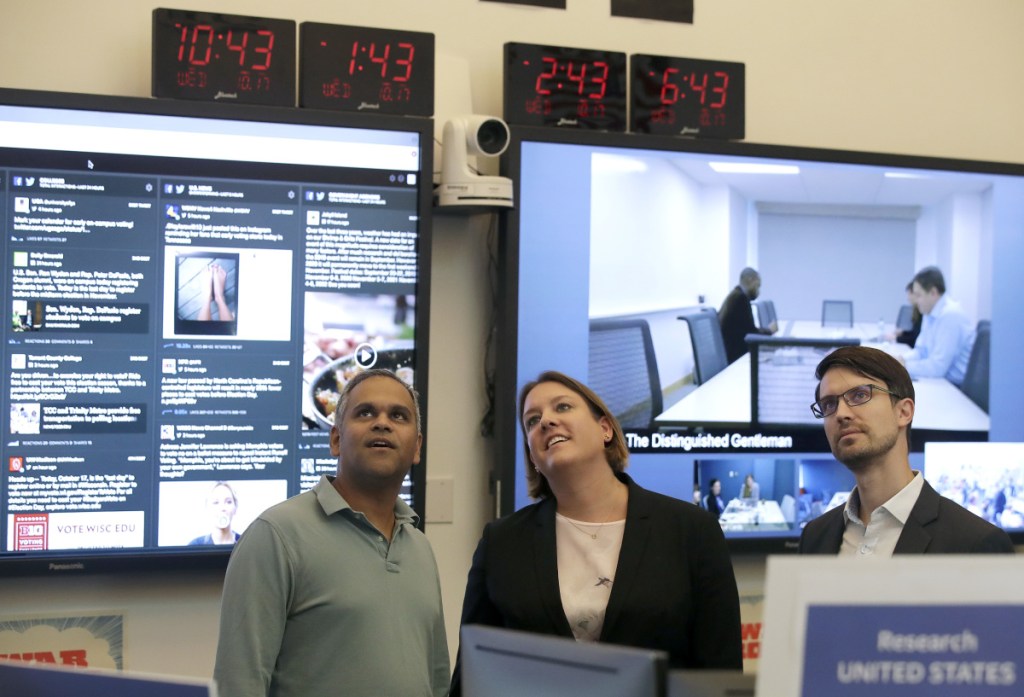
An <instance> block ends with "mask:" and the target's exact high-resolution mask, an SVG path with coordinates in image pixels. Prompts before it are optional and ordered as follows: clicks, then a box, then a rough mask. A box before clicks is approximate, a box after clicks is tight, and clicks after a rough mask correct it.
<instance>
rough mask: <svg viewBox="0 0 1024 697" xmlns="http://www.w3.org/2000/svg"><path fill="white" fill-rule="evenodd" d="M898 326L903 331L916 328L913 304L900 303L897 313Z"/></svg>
mask: <svg viewBox="0 0 1024 697" xmlns="http://www.w3.org/2000/svg"><path fill="white" fill-rule="evenodd" d="M896 328H897V329H898V330H900V331H901V332H909V331H910V330H912V329H913V328H914V308H913V306H912V305H900V311H899V312H898V313H897V314H896Z"/></svg>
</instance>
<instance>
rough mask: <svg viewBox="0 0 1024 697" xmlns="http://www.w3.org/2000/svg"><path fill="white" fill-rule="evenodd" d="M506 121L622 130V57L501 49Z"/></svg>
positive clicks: (513, 46) (514, 46)
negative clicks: (503, 69) (502, 52)
mask: <svg viewBox="0 0 1024 697" xmlns="http://www.w3.org/2000/svg"><path fill="white" fill-rule="evenodd" d="M504 116H505V121H507V122H508V123H515V124H520V125H524V126H563V127H570V128H589V129H598V130H606V131H624V130H626V54H625V53H617V52H614V51H597V50H591V49H585V48H566V47H563V46H540V45H537V44H522V43H507V44H505V112H504Z"/></svg>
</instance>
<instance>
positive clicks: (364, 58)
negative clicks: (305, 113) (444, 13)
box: [299, 22, 434, 116]
mask: <svg viewBox="0 0 1024 697" xmlns="http://www.w3.org/2000/svg"><path fill="white" fill-rule="evenodd" d="M299 36H300V49H299V53H300V58H299V105H300V106H304V107H312V108H317V109H336V110H341V111H365V112H370V113H374V112H376V113H382V114H402V115H405V116H432V115H433V113H434V35H433V34H430V33H427V32H416V31H399V30H395V29H377V28H373V27H355V26H347V25H341V24H323V23H320V22H303V23H302V24H301V25H299Z"/></svg>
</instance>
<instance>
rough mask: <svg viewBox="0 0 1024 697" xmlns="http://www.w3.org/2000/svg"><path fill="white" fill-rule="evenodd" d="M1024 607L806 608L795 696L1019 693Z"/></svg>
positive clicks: (1023, 680) (1023, 679) (1023, 687)
mask: <svg viewBox="0 0 1024 697" xmlns="http://www.w3.org/2000/svg"><path fill="white" fill-rule="evenodd" d="M1022 627H1024V606H1020V605H911V606H908V605H811V606H810V607H809V608H808V610H807V632H806V638H805V643H804V646H805V648H804V671H803V689H802V691H801V693H800V694H801V697H863V696H867V695H870V697H878V696H879V695H886V697H954V696H955V697H989V696H990V695H991V696H992V697H995V696H996V695H998V696H1000V697H1008V696H1009V695H1021V694H1024V676H1021V675H1020V668H1021V666H1024V643H1022V641H1021V631H1022Z"/></svg>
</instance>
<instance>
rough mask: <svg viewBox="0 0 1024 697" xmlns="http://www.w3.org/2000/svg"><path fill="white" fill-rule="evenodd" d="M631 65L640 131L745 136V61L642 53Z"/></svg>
mask: <svg viewBox="0 0 1024 697" xmlns="http://www.w3.org/2000/svg"><path fill="white" fill-rule="evenodd" d="M630 66H631V67H630V73H631V75H632V79H631V83H630V92H631V94H632V98H631V106H632V111H631V116H630V130H632V131H633V132H634V133H655V134H660V135H681V136H692V137H695V138H720V139H736V140H741V139H743V137H744V135H745V113H744V112H745V104H744V91H745V80H744V72H745V71H744V68H745V66H744V64H743V63H730V62H724V61H710V60H698V59H696V58H672V57H668V56H648V55H642V54H636V55H632V56H630Z"/></svg>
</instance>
